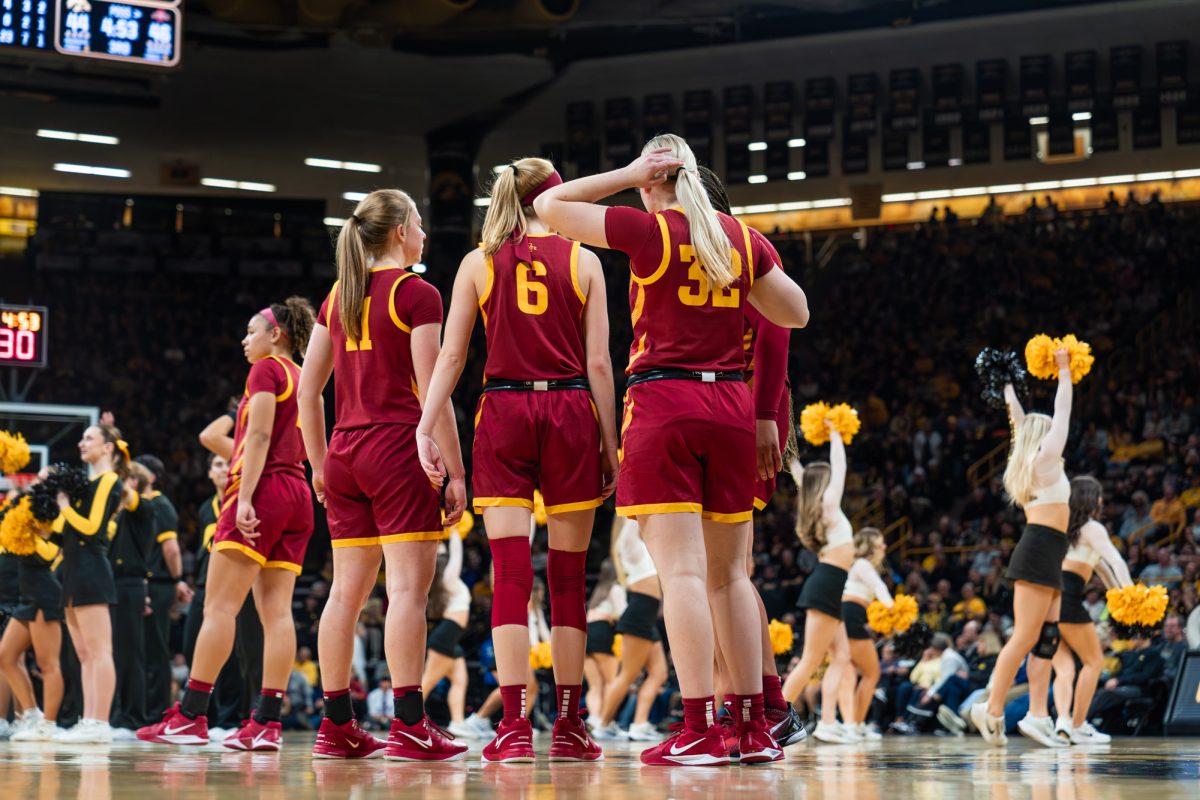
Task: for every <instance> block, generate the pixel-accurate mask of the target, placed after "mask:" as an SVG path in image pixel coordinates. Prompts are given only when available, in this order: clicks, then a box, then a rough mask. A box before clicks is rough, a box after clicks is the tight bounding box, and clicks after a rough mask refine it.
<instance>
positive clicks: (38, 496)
mask: <svg viewBox="0 0 1200 800" xmlns="http://www.w3.org/2000/svg"><path fill="white" fill-rule="evenodd" d="M29 501H30V510H31V511H33V518H34V519H36V520H37V521H38V522H52V521H53V520H54V519H55V518H56V517H57V516H58V511H59V509H58V489H57V488H55V487H54V485H53V484H51V483H49V482H42V483H37V484H34V485H33V488H32V489H30V490H29Z"/></svg>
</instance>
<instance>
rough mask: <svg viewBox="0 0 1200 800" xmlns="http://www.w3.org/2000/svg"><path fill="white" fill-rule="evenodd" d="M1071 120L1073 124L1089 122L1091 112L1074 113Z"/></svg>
mask: <svg viewBox="0 0 1200 800" xmlns="http://www.w3.org/2000/svg"><path fill="white" fill-rule="evenodd" d="M1071 119H1073V120H1074V121H1075V122H1091V120H1092V112H1090V111H1076V112H1075V113H1074V114H1072V115H1071Z"/></svg>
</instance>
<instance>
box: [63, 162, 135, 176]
mask: <svg viewBox="0 0 1200 800" xmlns="http://www.w3.org/2000/svg"><path fill="white" fill-rule="evenodd" d="M54 171H55V172H72V173H75V174H76V175H95V176H97V177H99V178H128V177H129V175H130V172H129V170H127V169H120V168H119V167H92V166H88V165H87V164H55V165H54Z"/></svg>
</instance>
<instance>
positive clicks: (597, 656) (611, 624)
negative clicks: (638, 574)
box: [583, 558, 628, 714]
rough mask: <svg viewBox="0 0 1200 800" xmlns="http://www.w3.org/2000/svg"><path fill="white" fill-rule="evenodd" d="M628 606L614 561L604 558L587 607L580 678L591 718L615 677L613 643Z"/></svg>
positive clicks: (615, 662)
mask: <svg viewBox="0 0 1200 800" xmlns="http://www.w3.org/2000/svg"><path fill="white" fill-rule="evenodd" d="M627 604H628V600H627V598H626V596H625V587H624V586H622V585H621V582H620V581H619V580H618V579H617V570H616V567H614V566H613V560H612V559H611V558H606V559H604V561H602V562H601V563H600V575H599V576H598V577H597V579H596V586H595V588H593V589H592V596H591V597H590V598H589V599H588V606H587V659H586V660H585V661H584V662H583V677H584V680H585V681H587V695H586V697H585V700H586V702H587V708H588V711H589V712H590V713H592V714H598V713H599V711H600V706H601V705H603V703H604V695H605V693H606V691H607V688H608V686H609V685H611V684H612V682H613V679H614V678H615V677H617V657H616V656H614V655H613V639H614V636H615V634H616V624H617V620H618V619H620V618H621V614H622V613H624V611H625V606H626V605H627Z"/></svg>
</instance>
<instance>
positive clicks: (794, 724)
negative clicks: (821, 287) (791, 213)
mask: <svg viewBox="0 0 1200 800" xmlns="http://www.w3.org/2000/svg"><path fill="white" fill-rule="evenodd" d="M697 169H698V171H699V175H700V181H701V183H703V184H704V190H705V191H706V192H707V193H708V198H709V200H710V201H711V202H712V204H713V207H714V208H715V209H716V210H717V211H720V212H721V213H722V214H729V213H730V206H729V196H728V195H727V194H726V193H725V186H724V184H722V183H721V179H720V178H718V177H717V174H716V173H715V172H713V171H712V170H711V169H709V168H708V167H703V166H701V167H698V168H697ZM750 235H751V236H752V237H754V239H755V241H756V242H757V243H758V244H759V245H760V246H761V247H763V249H765V250H766V251H767V252H768V253H769V254H770V256H771V257H772V259H774V262H775V263H776V264H779V265H780V266H781V267H782V264H783V261H782V259H780V257H779V253H778V252H777V251H776V250H775V246H774V245H772V244H771V243H770V241H768V240H767V238H766V237H764V236H763V235H762V234H761V233H759V232H758V231H756V230H754V229H753V228H751V229H750ZM744 310H745V314H746V321H745V333H744V334H743V348H744V350H745V352H746V385H747V386H749V387H750V391H751V393H752V395H753V397H754V417H755V421H754V438H755V450H756V454H757V461H758V470H757V474H756V476H755V477H756V479H757V480H756V482H755V486H754V508H755V510H757V511H761V510H763V509H764V508H766V507H767V503H768V502H770V500H771V497H772V496H773V495H774V494H775V479H776V476H777V475H778V474H779V471H780V470H781V469H783V456H784V453H783V449H784V447H786V449H787V450H788V451H789V452H788V455H789V456H790V455H791V454H792V453H794V451H795V439H794V433H793V431H794V428H793V423H792V402H791V390H790V388H789V386H788V380H787V367H788V344H789V343H788V340H789V337H790V331H788V329H787V328H782V327H780V326H778V325H776V324H774V323H773V322H771V321H770V320H768V319H767V318H766V317H764V316H763V315H762V313H761V312H759V311H758V309H756V308H754V306H752V305H747V306H746V307H745V309H744ZM781 443H782V444H783V447H781ZM747 545H748V547H747V550H746V569H747V571H748V572H749V573H750V575H751V576H753V575H754V539H753V537H751V538H750V539H749V540H748V541H747ZM755 595H756V599H757V602H758V616H759V627H760V630H761V633H762V648H763V651H762V652H763V655H762V658H763V701H764V705H765V709H766V711H765V714H766V719H767V723H768V724H769V725H770V727H771V735H772V736H774V737H775V740H776V741H778V742H779V744H780V745H781V746H783V747H787V746H788V745H791V744H795V743H796V742H799V741H802V740H803V739H804V738H805V737H806V736H807V735H808V734H807V732H806V731H805V729H804V723H803V721H802V720H801V719H800V715H799V714H797V713H796V710H795V709H794V708H792V706H791V704H790V703H788V702H787V700H785V699H784V697H783V684H782V683H780V680H779V668H778V667H777V666H776V664H775V651H774V649H773V647H772V645H771V632H770V622H769V620H768V619H767V608H766V606H765V605H764V604H763V601H762V596H761V595H759V594H758V592H757V591H755ZM728 675H729V670H728V666H727V665H726V663H725V659H724V656H723V654H722V653H721V648H720V647H717V674H716V676H715V684H716V685H717V686H719V687H721V688H727V687H728ZM725 702H726V705H727V706H728V705H729V704H730V703H731V702H732V696H731V695H727V696H726V698H725ZM731 721H732V720H731ZM729 738H730V739H732V737H729Z"/></svg>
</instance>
